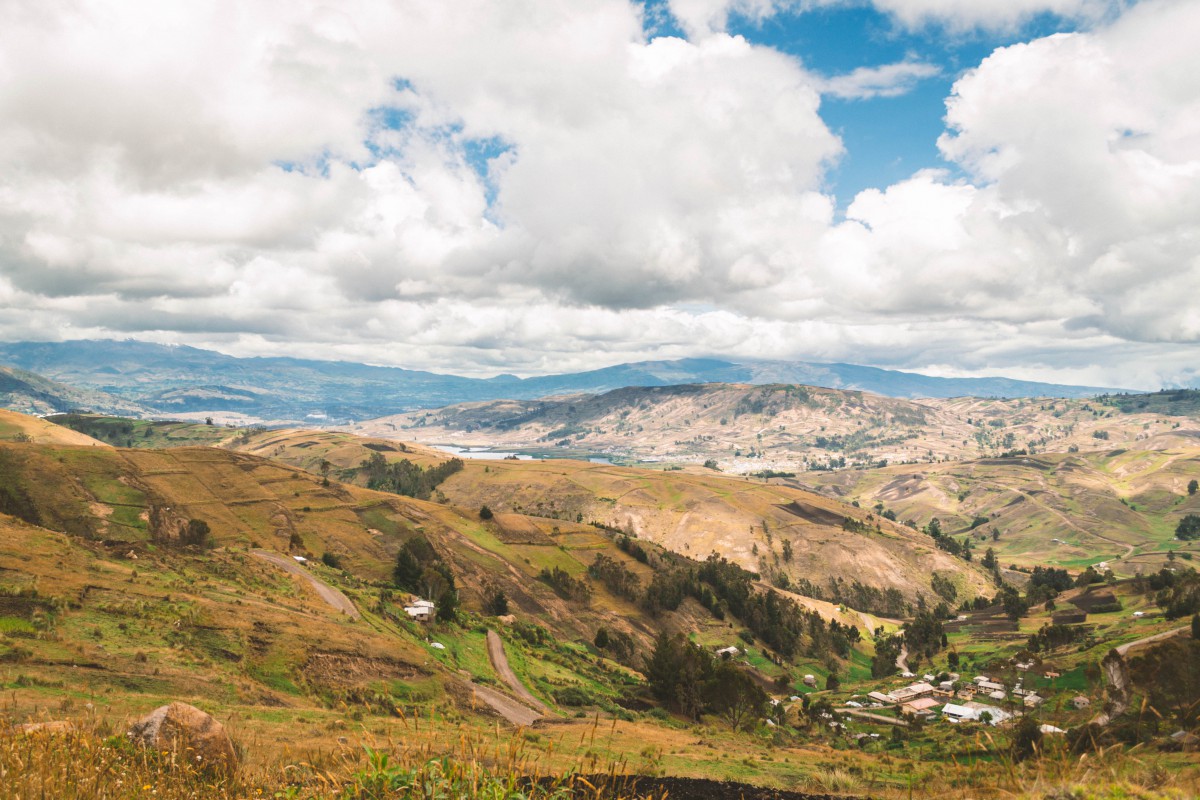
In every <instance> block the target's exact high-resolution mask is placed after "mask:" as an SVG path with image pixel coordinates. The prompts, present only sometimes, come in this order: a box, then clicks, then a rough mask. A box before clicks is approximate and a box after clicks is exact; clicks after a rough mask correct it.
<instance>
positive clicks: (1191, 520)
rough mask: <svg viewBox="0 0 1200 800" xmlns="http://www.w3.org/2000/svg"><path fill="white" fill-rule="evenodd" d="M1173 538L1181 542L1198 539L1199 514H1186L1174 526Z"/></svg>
mask: <svg viewBox="0 0 1200 800" xmlns="http://www.w3.org/2000/svg"><path fill="white" fill-rule="evenodd" d="M1175 538H1177V539H1181V540H1183V541H1185V542H1186V541H1189V540H1192V539H1200V514H1188V515H1187V516H1186V517H1184V518H1183V519H1181V520H1179V524H1178V525H1176V526H1175Z"/></svg>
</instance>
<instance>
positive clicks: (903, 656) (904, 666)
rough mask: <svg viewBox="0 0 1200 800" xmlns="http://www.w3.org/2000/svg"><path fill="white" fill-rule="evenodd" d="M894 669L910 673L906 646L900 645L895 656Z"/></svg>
mask: <svg viewBox="0 0 1200 800" xmlns="http://www.w3.org/2000/svg"><path fill="white" fill-rule="evenodd" d="M896 668H897V669H899V670H900V671H901V672H911V670H910V669H909V668H908V645H907V644H901V645H900V653H899V655H897V656H896Z"/></svg>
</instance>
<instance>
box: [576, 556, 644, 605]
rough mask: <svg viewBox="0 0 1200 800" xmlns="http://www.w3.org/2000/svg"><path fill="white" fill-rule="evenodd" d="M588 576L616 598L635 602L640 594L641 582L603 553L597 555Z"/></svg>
mask: <svg viewBox="0 0 1200 800" xmlns="http://www.w3.org/2000/svg"><path fill="white" fill-rule="evenodd" d="M588 575H589V576H591V577H592V578H595V579H596V580H598V581H600V582H601V583H602V584H604V586H605V588H607V589H608V590H609V591H610V592H612V593H613V594H615V595H616V596H617V597H624V598H625V599H626V600H631V601H633V602H637V600H638V598H639V597H641V594H642V582H641V581H639V580H638V577H637V576H636V575H634V574H633V573H632V572H630V571H629V568H628V567H626V566H625V565H624V564H622V563H621V562H619V561H616V560H615V559H612V558H609V557H608V556H606V555H604V554H603V553H597V554H596V559H595V560H594V561H593V562H592V565H591V566H590V567H588Z"/></svg>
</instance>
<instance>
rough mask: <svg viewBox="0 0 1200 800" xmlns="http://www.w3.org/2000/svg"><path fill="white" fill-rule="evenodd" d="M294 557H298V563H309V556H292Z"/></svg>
mask: <svg viewBox="0 0 1200 800" xmlns="http://www.w3.org/2000/svg"><path fill="white" fill-rule="evenodd" d="M292 558H294V559H296V562H297V563H300V564H307V563H308V559H307V558H305V557H304V556H292Z"/></svg>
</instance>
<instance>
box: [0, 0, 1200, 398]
mask: <svg viewBox="0 0 1200 800" xmlns="http://www.w3.org/2000/svg"><path fill="white" fill-rule="evenodd" d="M1196 41H1200V2H1198V1H1197V0H1141V1H1140V2H1133V0H1125V1H1122V0H647V2H645V3H637V2H629V1H628V0H503V2H495V1H494V0H391V1H390V2H379V1H378V0H376V1H374V2H365V1H362V0H339V2H337V3H330V2H317V1H314V0H278V2H276V1H275V0H255V2H234V1H233V0H187V2H183V1H182V0H178V1H177V0H158V1H156V2H132V1H131V0H61V1H60V0H0V340H7V341H22V340H48V341H52V340H61V339H76V338H118V339H123V338H136V339H141V340H145V341H154V342H164V343H180V344H190V345H193V346H197V347H207V348H211V349H215V350H220V351H222V352H226V353H230V354H232V355H240V356H249V355H291V356H299V357H307V358H323V359H344V360H351V361H361V362H366V363H372V364H388V365H395V366H404V367H409V368H414V369H430V370H434V371H439V372H452V373H458V374H466V375H478V376H487V375H492V374H496V373H500V372H507V373H515V374H519V375H523V376H525V375H535V374H546V373H554V372H567V371H575V370H581V369H590V368H597V367H602V366H607V365H611V364H616V363H621V362H626V361H641V360H652V359H668V358H680V357H686V356H725V357H733V358H762V359H796V360H810V361H844V362H851V363H859V364H870V365H875V366H882V367H889V368H900V369H908V370H914V371H921V372H926V373H929V374H936V375H949V376H967V375H1005V376H1010V377H1015V378H1025V379H1034V380H1053V381H1056V382H1064V383H1084V384H1089V385H1105V386H1120V387H1130V388H1150V389H1153V388H1158V387H1160V386H1178V385H1200V358H1197V356H1198V354H1200V348H1198V344H1200V48H1197V47H1196V46H1195V42H1196Z"/></svg>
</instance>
